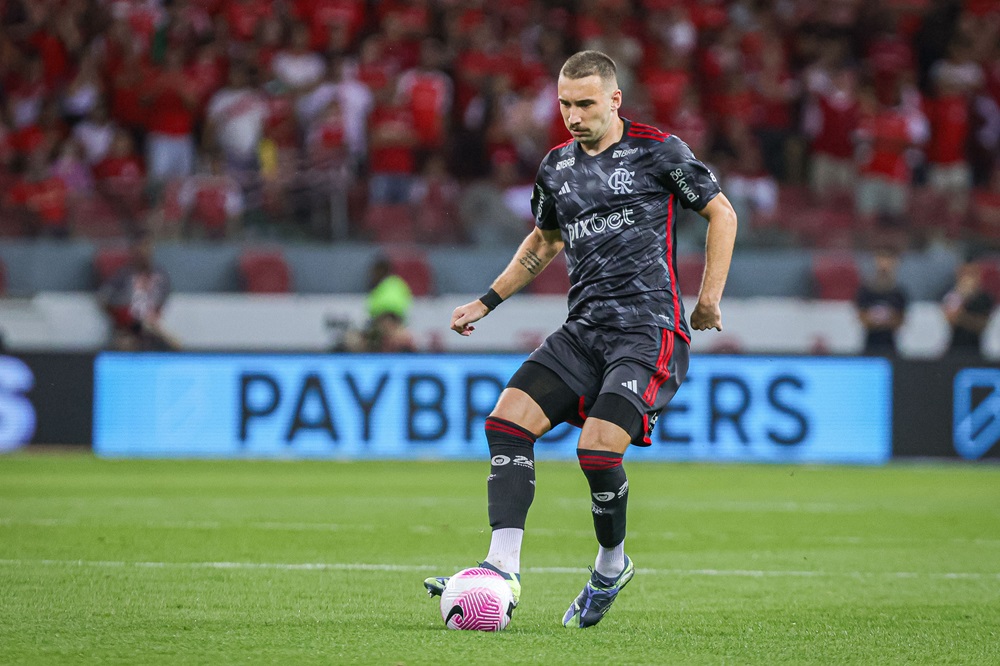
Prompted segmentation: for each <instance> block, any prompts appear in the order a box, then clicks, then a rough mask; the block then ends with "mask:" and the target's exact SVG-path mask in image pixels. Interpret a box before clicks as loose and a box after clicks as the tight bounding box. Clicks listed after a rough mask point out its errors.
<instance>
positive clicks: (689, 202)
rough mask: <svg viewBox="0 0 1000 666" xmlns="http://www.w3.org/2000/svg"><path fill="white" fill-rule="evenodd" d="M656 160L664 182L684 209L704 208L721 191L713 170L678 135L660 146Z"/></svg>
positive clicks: (660, 176)
mask: <svg viewBox="0 0 1000 666" xmlns="http://www.w3.org/2000/svg"><path fill="white" fill-rule="evenodd" d="M657 162H658V164H659V167H660V171H659V178H660V180H661V182H662V183H663V185H664V187H666V188H667V190H668V191H670V192H671V193H673V194H674V195H676V197H677V200H678V201H680V203H681V206H683V207H684V208H691V209H693V210H701V209H702V208H704V207H705V206H707V205H708V203H709V202H710V201H711V200H712V199H714V198H715V196H716V195H717V194H719V192H721V191H722V190H721V189H720V188H719V181H718V180H716V178H715V174H714V173H712V171H711V169H709V168H708V167H707V166H705V165H704V164H702V162H701V161H699V160H698V158H696V157H695V156H694V153H692V152H691V149H690V148H688V145H687V144H686V143H684V142H683V141H681V140H680V139H678V138H677V137H673V136H672V137H670V138H669V139H667V140H666V141H664V142H663V143H662V144H661V145H660V150H659V151H658V160H657Z"/></svg>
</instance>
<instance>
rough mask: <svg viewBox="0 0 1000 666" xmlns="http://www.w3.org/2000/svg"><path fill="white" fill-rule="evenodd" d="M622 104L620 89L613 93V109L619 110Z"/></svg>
mask: <svg viewBox="0 0 1000 666" xmlns="http://www.w3.org/2000/svg"><path fill="white" fill-rule="evenodd" d="M621 105H622V91H621V90H620V89H618V90H615V91H614V92H613V93H611V110H612V111H617V110H618V109H619V108H621Z"/></svg>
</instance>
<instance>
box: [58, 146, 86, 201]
mask: <svg viewBox="0 0 1000 666" xmlns="http://www.w3.org/2000/svg"><path fill="white" fill-rule="evenodd" d="M52 175H53V176H55V177H56V178H58V179H59V180H61V181H62V183H63V185H64V186H65V187H66V194H67V195H69V196H89V195H90V194H91V193H92V192H93V190H94V179H93V177H92V176H91V173H90V166H89V165H88V164H87V163H86V162H85V161H84V159H83V149H82V148H81V147H80V144H78V143H77V142H76V141H74V140H72V139H67V140H66V141H63V143H62V145H61V146H60V147H59V151H58V153H57V154H56V158H55V161H53V163H52Z"/></svg>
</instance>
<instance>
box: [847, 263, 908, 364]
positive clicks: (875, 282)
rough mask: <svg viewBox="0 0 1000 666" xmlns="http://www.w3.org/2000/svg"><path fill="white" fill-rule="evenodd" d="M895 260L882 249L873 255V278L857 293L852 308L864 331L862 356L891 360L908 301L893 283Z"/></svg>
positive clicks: (894, 280)
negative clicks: (885, 357)
mask: <svg viewBox="0 0 1000 666" xmlns="http://www.w3.org/2000/svg"><path fill="white" fill-rule="evenodd" d="M898 266H899V257H898V256H897V255H896V253H895V252H893V251H892V250H889V249H886V248H882V249H879V250H878V251H876V253H875V275H874V277H873V279H870V280H866V281H865V282H864V283H863V284H862V285H861V288H860V289H859V290H858V296H857V299H855V305H856V306H857V309H858V318H859V319H860V320H861V326H862V327H863V328H864V330H865V347H864V353H865V354H871V355H884V356H892V355H895V353H896V332H897V331H899V329H900V327H902V325H903V319H904V317H905V316H906V306H907V304H908V303H909V297H908V296H907V294H906V291H905V290H904V289H903V288H902V287H901V286H900V285H899V283H898V282H897V280H896V270H897V268H898Z"/></svg>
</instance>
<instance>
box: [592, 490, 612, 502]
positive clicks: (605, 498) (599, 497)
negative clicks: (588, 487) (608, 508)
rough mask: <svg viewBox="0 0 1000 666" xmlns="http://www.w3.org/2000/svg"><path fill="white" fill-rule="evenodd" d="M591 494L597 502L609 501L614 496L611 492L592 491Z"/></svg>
mask: <svg viewBox="0 0 1000 666" xmlns="http://www.w3.org/2000/svg"><path fill="white" fill-rule="evenodd" d="M592 494H593V496H594V499H595V500H597V501H598V502H610V501H611V500H613V499H614V498H615V494H614V493H613V492H606V493H592Z"/></svg>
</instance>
